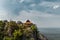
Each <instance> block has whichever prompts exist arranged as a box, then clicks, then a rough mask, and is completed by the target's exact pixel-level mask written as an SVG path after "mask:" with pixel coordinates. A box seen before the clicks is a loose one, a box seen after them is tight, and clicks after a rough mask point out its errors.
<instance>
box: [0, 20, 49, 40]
mask: <svg viewBox="0 0 60 40" xmlns="http://www.w3.org/2000/svg"><path fill="white" fill-rule="evenodd" d="M0 39H1V40H48V39H47V38H46V37H45V36H44V35H43V34H41V33H40V32H39V31H38V29H37V26H36V25H35V24H33V23H31V22H30V21H29V20H27V21H26V22H25V23H22V22H21V21H17V22H16V21H9V22H8V21H7V20H5V21H0Z"/></svg>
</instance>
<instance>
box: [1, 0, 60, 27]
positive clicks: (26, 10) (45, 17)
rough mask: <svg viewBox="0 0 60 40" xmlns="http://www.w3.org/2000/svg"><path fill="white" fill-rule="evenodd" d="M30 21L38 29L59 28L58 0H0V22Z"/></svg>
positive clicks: (59, 9)
mask: <svg viewBox="0 0 60 40" xmlns="http://www.w3.org/2000/svg"><path fill="white" fill-rule="evenodd" d="M10 19H11V20H21V21H23V22H24V21H25V20H27V19H29V20H31V21H32V22H33V23H35V24H36V25H37V26H38V27H40V28H60V0H0V20H10Z"/></svg>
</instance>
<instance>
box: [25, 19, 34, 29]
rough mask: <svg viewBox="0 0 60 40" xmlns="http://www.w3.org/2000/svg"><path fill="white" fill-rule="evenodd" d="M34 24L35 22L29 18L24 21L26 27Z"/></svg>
mask: <svg viewBox="0 0 60 40" xmlns="http://www.w3.org/2000/svg"><path fill="white" fill-rule="evenodd" d="M32 24H33V23H31V21H30V20H27V21H26V22H25V23H24V26H25V28H26V27H31V25H32Z"/></svg>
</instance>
